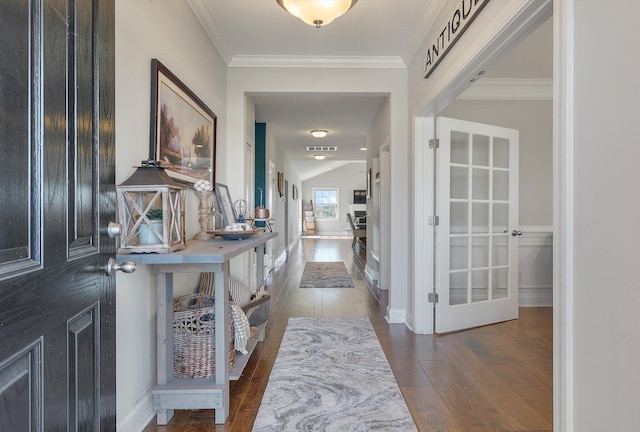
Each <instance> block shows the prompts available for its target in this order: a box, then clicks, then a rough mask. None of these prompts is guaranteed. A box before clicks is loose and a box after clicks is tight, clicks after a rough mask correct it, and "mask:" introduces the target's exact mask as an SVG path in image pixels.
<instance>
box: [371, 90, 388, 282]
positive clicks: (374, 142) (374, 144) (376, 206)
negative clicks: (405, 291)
mask: <svg viewBox="0 0 640 432" xmlns="http://www.w3.org/2000/svg"><path fill="white" fill-rule="evenodd" d="M390 109H391V104H390V102H389V98H387V99H385V101H384V103H383V104H382V106H381V107H380V110H378V113H377V114H376V117H375V119H374V120H373V122H372V123H371V127H370V128H369V130H368V131H367V137H366V140H367V141H366V142H367V169H369V168H371V177H372V178H371V183H372V187H371V198H370V199H369V200H368V201H367V267H368V269H369V271H370V272H372V273H373V274H377V273H378V272H379V265H378V263H377V262H376V261H375V260H374V259H372V257H371V251H372V250H373V248H374V247H375V245H380V235H381V231H380V230H381V224H380V216H381V212H380V210H381V209H380V196H379V195H380V194H379V192H380V185H379V183H374V181H375V176H376V172H379V169H380V163H379V160H380V147H381V146H382V145H384V144H386V143H389V142H390V140H391V135H390V130H389V126H390V119H391V112H390ZM374 159H377V160H378V164H377V165H376V166H374V163H373V161H374ZM385 229H386V228H385ZM374 237H375V241H374ZM385 246H386V249H388V245H385ZM379 248H380V246H378V249H379ZM376 252H377V253H378V254H380V250H378V251H376ZM389 261H390V260H389V259H385V261H384V265H385V266H387V269H385V271H386V272H387V274H388V272H389V269H388V266H389V265H390V262H389ZM378 276H379V274H378Z"/></svg>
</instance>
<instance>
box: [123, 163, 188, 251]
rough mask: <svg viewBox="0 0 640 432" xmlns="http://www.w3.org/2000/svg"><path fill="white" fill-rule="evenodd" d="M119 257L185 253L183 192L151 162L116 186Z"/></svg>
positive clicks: (177, 184) (184, 191)
mask: <svg viewBox="0 0 640 432" xmlns="http://www.w3.org/2000/svg"><path fill="white" fill-rule="evenodd" d="M116 197H117V202H118V223H119V224H120V225H121V226H122V232H121V235H120V248H119V249H118V253H119V254H130V253H152V252H155V253H163V254H166V253H171V252H175V251H179V250H182V249H185V247H186V243H185V237H184V235H185V228H184V213H185V210H184V208H185V199H186V190H185V189H184V186H182V185H181V184H179V183H177V182H176V181H175V180H174V179H172V178H171V177H170V176H169V175H168V174H167V173H166V172H165V170H164V168H162V167H161V166H159V165H158V164H157V163H156V162H155V161H153V160H146V161H142V163H141V165H140V167H138V168H136V170H135V171H134V173H133V174H132V175H131V177H129V178H128V179H127V180H125V181H124V182H123V183H122V184H120V185H118V186H116Z"/></svg>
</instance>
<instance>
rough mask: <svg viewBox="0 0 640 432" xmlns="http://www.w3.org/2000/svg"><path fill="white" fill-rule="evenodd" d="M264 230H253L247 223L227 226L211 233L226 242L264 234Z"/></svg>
mask: <svg viewBox="0 0 640 432" xmlns="http://www.w3.org/2000/svg"><path fill="white" fill-rule="evenodd" d="M263 231H264V229H263V228H253V227H251V225H249V224H247V223H237V224H233V225H227V226H226V227H225V228H224V229H221V230H214V231H210V233H211V234H212V235H216V236H220V237H222V238H223V239H225V240H244V239H248V238H249V237H253V236H254V235H255V234H258V233H260V232H263Z"/></svg>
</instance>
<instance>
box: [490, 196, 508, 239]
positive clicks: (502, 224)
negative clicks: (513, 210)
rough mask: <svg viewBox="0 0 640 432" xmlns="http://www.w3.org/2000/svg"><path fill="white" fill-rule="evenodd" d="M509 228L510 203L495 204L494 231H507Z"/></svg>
mask: <svg viewBox="0 0 640 432" xmlns="http://www.w3.org/2000/svg"><path fill="white" fill-rule="evenodd" d="M508 229H509V204H507V203H494V204H493V227H492V232H494V233H503V234H504V233H506V232H507V230H508Z"/></svg>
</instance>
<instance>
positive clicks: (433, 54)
mask: <svg viewBox="0 0 640 432" xmlns="http://www.w3.org/2000/svg"><path fill="white" fill-rule="evenodd" d="M487 3H489V0H459V1H458V2H457V6H456V9H455V10H454V11H453V13H451V14H450V15H449V18H448V20H447V22H446V24H445V25H444V26H443V27H442V31H441V32H440V33H439V34H438V35H437V36H436V38H435V41H434V42H433V43H432V44H431V46H430V47H428V48H427V53H426V58H425V62H424V77H425V78H429V75H431V73H432V72H433V71H434V70H435V68H436V67H437V66H438V64H439V63H440V61H441V60H442V59H443V58H444V56H445V55H447V53H448V52H449V50H450V49H451V48H452V47H453V45H455V43H456V42H457V41H458V39H459V38H460V36H462V33H464V31H465V30H466V29H467V28H468V27H469V24H471V22H472V21H473V20H474V19H475V17H477V16H478V14H479V13H480V11H481V10H482V9H483V8H484V7H485V6H486V5H487Z"/></svg>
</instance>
